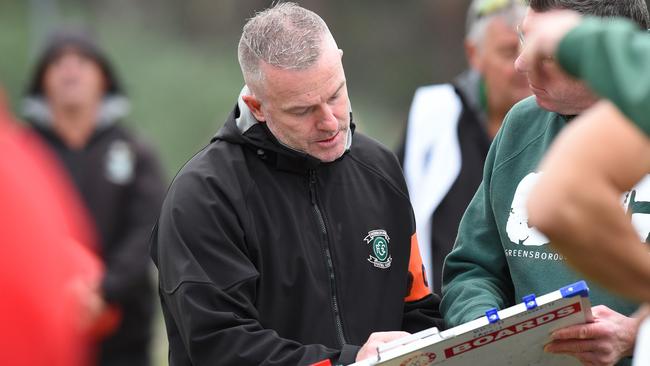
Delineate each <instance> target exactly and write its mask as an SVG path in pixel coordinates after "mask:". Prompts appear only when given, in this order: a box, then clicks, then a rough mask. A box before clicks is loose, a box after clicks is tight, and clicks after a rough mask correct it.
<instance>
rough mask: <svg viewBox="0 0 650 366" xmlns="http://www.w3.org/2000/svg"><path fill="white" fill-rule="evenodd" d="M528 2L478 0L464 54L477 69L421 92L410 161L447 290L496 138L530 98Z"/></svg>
mask: <svg viewBox="0 0 650 366" xmlns="http://www.w3.org/2000/svg"><path fill="white" fill-rule="evenodd" d="M525 12H526V7H525V5H524V4H523V1H522V0H474V1H472V3H471V4H470V7H469V9H468V11H467V30H466V32H467V35H466V37H465V51H466V55H467V60H468V62H469V64H470V66H471V68H470V69H469V70H468V71H466V72H464V73H463V74H461V75H460V76H459V77H457V78H456V79H455V80H454V81H453V82H451V83H449V84H438V85H429V86H424V87H420V88H418V89H417V91H416V92H415V97H414V99H413V104H412V105H411V111H410V114H409V120H408V124H407V127H406V134H405V140H404V143H403V146H402V147H401V148H400V149H399V150H398V151H399V152H398V156H400V158H401V159H400V160H401V161H402V162H403V164H402V166H403V167H404V174H405V177H406V183H407V185H408V188H409V193H410V194H411V202H412V204H413V208H414V210H415V217H416V222H417V227H418V239H419V242H420V246H421V251H422V261H423V262H424V263H425V265H426V266H427V274H428V276H429V278H428V279H429V285H430V286H431V289H432V290H433V291H434V292H437V293H440V287H441V285H442V264H443V262H444V260H445V257H446V256H447V254H449V252H450V251H451V249H452V248H453V246H454V241H455V240H456V234H457V232H458V225H459V223H460V219H461V217H462V215H463V212H465V209H466V208H467V205H468V204H469V201H470V200H471V199H472V197H473V196H474V193H475V192H476V189H477V188H478V185H479V184H480V183H481V172H482V171H483V164H484V163H485V156H486V155H487V152H488V149H489V147H490V141H491V140H492V139H493V138H494V135H495V134H496V133H497V131H498V130H499V127H500V126H501V122H502V121H503V118H504V117H505V115H506V113H507V112H508V110H509V109H510V108H511V107H512V106H513V105H514V104H515V103H516V102H518V101H520V100H521V99H523V98H525V97H527V96H528V95H530V90H529V89H528V83H526V78H525V77H524V76H523V75H521V74H519V73H517V72H516V71H515V68H514V60H515V58H516V57H517V54H518V51H519V39H518V38H517V31H516V27H517V24H519V23H520V22H521V19H522V18H523V16H524V13H525Z"/></svg>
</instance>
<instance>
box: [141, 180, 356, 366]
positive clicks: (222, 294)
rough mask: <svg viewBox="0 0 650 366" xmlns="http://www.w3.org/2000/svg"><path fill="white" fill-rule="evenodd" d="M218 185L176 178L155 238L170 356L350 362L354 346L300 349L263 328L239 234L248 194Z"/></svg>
mask: <svg viewBox="0 0 650 366" xmlns="http://www.w3.org/2000/svg"><path fill="white" fill-rule="evenodd" d="M217 179H218V178H216V177H208V178H205V177H201V176H198V175H192V174H180V175H179V176H178V177H177V178H176V181H175V183H174V184H172V187H171V188H170V190H169V192H168V194H167V198H166V199H165V202H164V204H163V209H162V211H161V216H160V218H159V222H158V225H157V229H156V232H155V233H154V237H153V238H152V239H153V242H152V244H153V245H152V256H153V258H154V261H155V262H156V264H157V266H158V269H159V276H160V277H159V278H160V296H161V299H162V304H163V310H164V311H165V313H166V314H167V315H166V321H167V323H168V324H167V327H168V329H169V328H170V327H172V328H175V329H176V330H177V333H178V338H180V342H178V343H179V344H175V343H174V342H171V341H170V357H171V358H172V359H173V358H174V357H181V358H183V357H185V356H186V357H187V358H189V360H190V361H191V364H192V365H195V366H200V365H206V366H208V365H210V366H211V365H216V364H220V365H221V364H223V365H305V364H311V363H315V362H318V361H322V360H325V359H332V360H333V361H335V362H341V363H346V364H347V363H352V362H354V359H355V357H356V353H357V351H358V348H357V347H354V346H345V347H344V348H343V349H342V350H339V349H331V348H328V347H326V346H324V345H320V344H300V343H298V342H295V341H293V340H290V339H286V338H282V337H281V336H280V335H279V334H278V333H277V332H276V331H274V330H273V329H268V328H265V327H264V325H263V324H261V323H260V321H259V313H258V311H257V309H256V306H255V304H256V297H257V295H256V292H257V286H258V277H259V272H258V270H257V268H256V267H255V265H254V263H253V261H252V260H251V258H250V255H249V253H248V249H247V245H246V230H245V229H244V228H245V227H249V223H248V213H247V210H246V207H245V196H246V195H245V193H244V192H245V188H244V187H242V188H241V194H227V193H225V191H230V189H235V190H236V189H238V188H236V187H235V186H236V184H235V185H232V184H231V185H232V186H231V187H225V186H224V184H226V183H216V182H215V181H214V180H217ZM231 192H232V191H231ZM235 196H236V197H235ZM170 322H171V323H173V324H171V325H170V324H169V323H170ZM179 355H185V356H179Z"/></svg>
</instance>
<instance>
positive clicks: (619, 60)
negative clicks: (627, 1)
mask: <svg viewBox="0 0 650 366" xmlns="http://www.w3.org/2000/svg"><path fill="white" fill-rule="evenodd" d="M557 59H558V62H559V63H560V65H561V66H562V67H563V68H564V69H565V70H566V71H567V72H568V73H570V74H571V75H573V76H575V77H577V78H579V79H583V80H585V81H586V82H587V84H588V85H589V87H591V89H592V90H593V91H595V92H596V93H597V94H599V95H600V96H602V97H605V98H607V99H609V100H611V101H612V102H613V103H614V104H615V105H616V106H617V107H618V108H619V109H620V110H621V111H622V112H623V114H625V115H626V116H627V117H628V118H630V119H631V120H632V121H634V123H636V124H637V125H638V126H639V127H641V129H643V130H644V132H645V133H646V134H648V135H650V38H649V37H648V32H646V31H641V30H639V29H638V27H637V26H636V25H635V24H634V23H632V22H630V21H627V20H622V19H617V20H607V21H603V20H601V19H598V18H589V17H588V18H585V20H584V21H583V22H582V23H581V24H580V25H579V26H578V27H576V28H574V29H573V30H571V31H570V32H569V33H568V34H567V35H566V36H565V37H564V39H563V40H562V41H561V42H560V45H559V47H558V50H557Z"/></svg>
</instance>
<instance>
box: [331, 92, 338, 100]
mask: <svg viewBox="0 0 650 366" xmlns="http://www.w3.org/2000/svg"><path fill="white" fill-rule="evenodd" d="M337 99H339V94H338V93H336V94H334V95H333V96H332V97H331V98H330V102H334V101H336V100H337Z"/></svg>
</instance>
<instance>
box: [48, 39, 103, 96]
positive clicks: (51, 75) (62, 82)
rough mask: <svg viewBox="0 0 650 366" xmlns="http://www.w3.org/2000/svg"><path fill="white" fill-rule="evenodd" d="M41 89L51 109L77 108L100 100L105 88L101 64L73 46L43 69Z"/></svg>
mask: <svg viewBox="0 0 650 366" xmlns="http://www.w3.org/2000/svg"><path fill="white" fill-rule="evenodd" d="M43 82H44V90H45V96H46V97H47V100H48V103H49V104H50V105H51V106H53V107H54V108H57V107H60V108H78V107H83V106H87V105H95V104H97V103H99V101H101V99H102V98H103V95H104V90H105V84H106V82H105V80H104V74H103V73H102V70H101V68H100V66H99V65H98V64H97V63H96V62H95V61H93V60H92V59H90V58H88V57H86V56H84V55H83V54H81V53H80V52H78V51H77V50H75V49H74V48H67V49H64V50H63V51H62V52H61V53H60V54H59V56H58V57H56V58H55V59H54V60H53V61H52V62H51V63H50V64H49V65H48V66H47V68H46V70H45V74H44V81H43Z"/></svg>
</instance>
